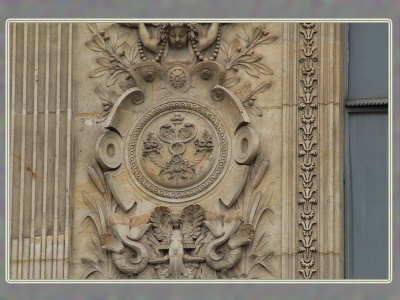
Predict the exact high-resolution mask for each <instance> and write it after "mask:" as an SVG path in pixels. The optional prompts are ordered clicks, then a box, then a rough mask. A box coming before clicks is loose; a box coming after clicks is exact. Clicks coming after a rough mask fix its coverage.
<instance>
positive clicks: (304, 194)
mask: <svg viewBox="0 0 400 300" xmlns="http://www.w3.org/2000/svg"><path fill="white" fill-rule="evenodd" d="M316 32H317V30H316V29H315V23H303V24H301V28H300V33H301V34H302V35H303V37H304V47H302V48H301V50H302V51H303V53H304V56H300V59H299V61H300V63H303V65H302V66H301V74H302V75H303V76H302V78H301V80H300V82H302V83H303V84H302V86H303V89H301V90H302V92H301V93H300V99H301V100H302V103H301V104H300V105H299V107H298V109H299V110H301V111H302V112H303V114H301V115H300V119H301V123H302V126H301V127H300V136H302V141H301V142H300V143H299V145H300V149H299V153H298V155H299V157H300V170H301V171H300V174H299V176H300V177H301V178H302V185H303V187H302V189H301V190H300V194H301V196H300V198H299V201H298V204H299V206H300V219H301V221H300V222H299V224H300V225H301V229H302V235H301V238H300V239H299V241H300V247H299V253H302V254H303V255H302V257H301V259H300V264H301V267H302V268H301V269H300V273H302V274H303V277H304V278H305V279H311V278H312V274H313V273H315V272H316V270H315V258H314V257H313V254H312V252H317V248H316V247H315V246H313V244H314V242H315V241H316V238H315V237H313V230H312V227H313V225H315V224H316V221H315V220H314V216H315V205H316V204H317V199H316V198H315V197H314V196H313V194H314V193H315V192H316V189H315V187H314V188H312V186H313V177H314V176H316V175H317V174H316V173H315V172H314V171H315V160H314V158H315V157H316V156H317V150H315V149H314V146H316V145H317V142H316V139H315V138H314V136H313V131H314V130H315V129H316V128H317V126H316V125H314V124H315V120H316V114H315V113H314V110H316V109H317V108H318V106H317V103H315V102H314V98H316V97H317V94H316V90H315V89H314V87H313V84H314V82H315V81H317V78H316V75H315V74H316V68H315V66H314V64H313V62H317V61H318V58H317V56H316V53H315V52H316V50H317V48H316V47H313V43H314V34H315V33H316ZM300 139H301V138H300ZM314 236H315V235H314Z"/></svg>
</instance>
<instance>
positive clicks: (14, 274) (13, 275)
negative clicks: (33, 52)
mask: <svg viewBox="0 0 400 300" xmlns="http://www.w3.org/2000/svg"><path fill="white" fill-rule="evenodd" d="M12 28H13V30H12V70H11V72H12V75H11V77H12V79H11V116H10V138H11V143H10V157H9V159H10V175H11V176H10V186H9V188H10V189H9V195H10V199H11V207H10V210H11V211H10V224H11V226H12V224H13V213H12V212H13V206H15V204H14V201H12V199H13V189H14V176H13V175H14V143H15V134H14V131H15V125H14V122H15V121H14V118H15V73H16V71H17V68H16V56H17V54H16V49H17V24H16V23H14V24H13V26H12ZM11 230H12V228H10V230H9V234H10V238H12V231H11ZM14 241H16V240H12V243H11V260H12V261H13V260H14V261H16V260H17V245H16V244H15V242H14ZM14 266H15V267H16V266H17V263H16V262H13V263H12V265H11V270H10V278H11V279H16V277H17V272H16V270H15V268H14ZM14 270H15V272H14Z"/></svg>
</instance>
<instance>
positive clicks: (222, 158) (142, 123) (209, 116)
mask: <svg viewBox="0 0 400 300" xmlns="http://www.w3.org/2000/svg"><path fill="white" fill-rule="evenodd" d="M172 109H184V110H188V111H194V112H196V113H197V114H200V115H202V116H203V117H204V118H205V119H206V120H207V121H208V122H209V123H210V124H211V125H212V126H213V127H214V129H215V131H216V135H217V136H218V138H219V141H220V145H221V147H220V154H219V157H218V162H217V164H216V166H215V168H214V170H213V171H211V172H210V173H211V174H209V175H208V177H206V179H205V180H204V181H203V182H202V183H200V184H198V185H195V186H194V187H192V188H189V189H185V190H182V191H176V192H175V191H171V190H167V189H164V188H162V187H160V186H156V185H154V184H153V183H152V182H150V181H149V180H148V179H147V178H146V177H145V176H144V175H143V173H142V171H141V170H140V167H139V165H138V161H137V158H136V157H137V155H136V151H137V147H138V145H139V144H140V142H139V141H138V140H139V136H140V133H141V132H142V130H143V129H144V128H145V127H146V125H147V123H149V122H150V121H151V120H153V119H154V118H155V117H157V116H158V115H160V114H162V113H164V112H167V111H169V110H172ZM128 157H129V163H130V167H131V171H132V173H133V175H134V177H135V178H136V180H137V181H138V182H139V183H140V185H141V186H143V187H144V188H145V189H146V190H148V191H149V192H151V193H152V194H155V195H158V196H161V197H164V198H169V199H182V198H188V197H192V196H195V195H197V194H199V193H201V192H203V191H205V190H206V189H208V188H209V187H210V186H212V185H214V184H215V183H216V182H217V179H218V178H220V177H221V173H222V171H223V170H224V167H225V165H226V161H227V157H228V139H227V136H226V133H225V130H224V128H223V126H222V124H221V122H220V121H219V120H218V118H217V117H216V116H215V115H214V114H213V113H212V112H210V111H209V110H208V109H207V108H205V107H204V106H201V105H199V104H196V103H192V102H188V101H173V102H169V103H165V104H162V105H159V106H157V107H155V108H153V109H152V110H151V111H150V112H148V113H147V114H146V115H144V116H143V117H142V118H141V119H140V120H139V122H138V123H137V125H136V127H135V128H134V130H133V132H132V135H131V139H130V141H129V156H128Z"/></svg>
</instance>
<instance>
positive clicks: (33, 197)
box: [29, 24, 39, 279]
mask: <svg viewBox="0 0 400 300" xmlns="http://www.w3.org/2000/svg"><path fill="white" fill-rule="evenodd" d="M38 68H39V24H35V69H34V77H33V80H34V91H33V117H34V119H33V128H32V131H33V144H32V152H33V153H32V170H33V172H36V169H37V168H36V159H37V158H36V152H37V141H36V138H37V124H38V109H37V107H38V106H37V102H38ZM33 174H34V173H33ZM35 208H36V177H35V175H32V195H31V228H30V229H31V233H30V241H31V250H30V256H29V259H30V263H29V268H30V269H29V279H33V278H34V277H33V276H34V273H33V269H34V255H35V254H34V252H35V216H36V214H35Z"/></svg>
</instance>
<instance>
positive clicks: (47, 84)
mask: <svg viewBox="0 0 400 300" xmlns="http://www.w3.org/2000/svg"><path fill="white" fill-rule="evenodd" d="M49 68H50V24H49V23H46V63H45V70H46V75H45V96H44V102H45V117H44V159H43V172H44V173H43V201H42V204H43V206H42V262H41V275H40V278H41V279H44V278H45V270H46V233H47V159H48V154H47V153H48V139H49V88H50V82H49V81H50V70H49Z"/></svg>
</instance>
